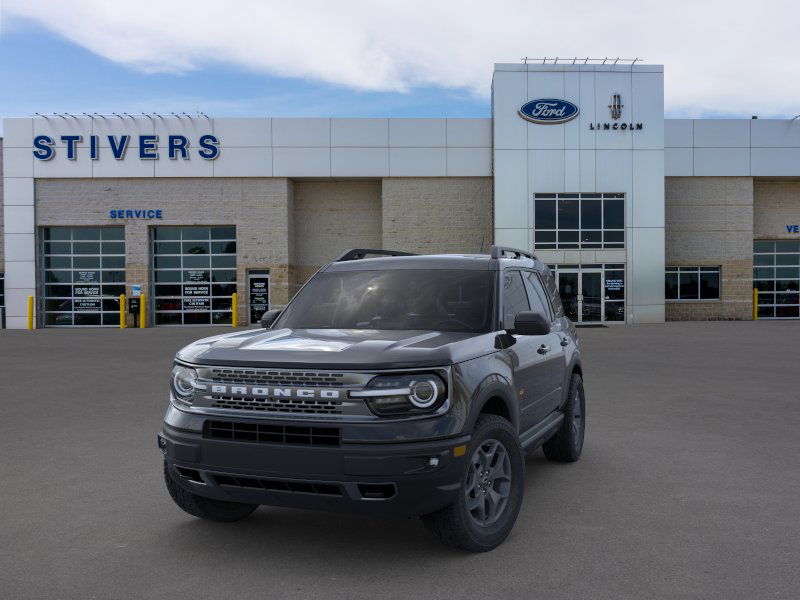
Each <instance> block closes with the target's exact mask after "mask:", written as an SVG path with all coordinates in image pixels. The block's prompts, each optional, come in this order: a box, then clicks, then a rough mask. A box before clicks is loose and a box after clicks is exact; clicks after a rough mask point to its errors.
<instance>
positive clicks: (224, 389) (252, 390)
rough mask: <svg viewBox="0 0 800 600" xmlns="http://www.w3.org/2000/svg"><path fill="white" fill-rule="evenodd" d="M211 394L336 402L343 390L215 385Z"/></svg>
mask: <svg viewBox="0 0 800 600" xmlns="http://www.w3.org/2000/svg"><path fill="white" fill-rule="evenodd" d="M211 393H212V394H215V395H220V396H258V397H269V396H272V397H274V398H324V399H326V400H336V399H338V398H340V397H341V390H332V389H329V388H328V389H319V388H287V387H280V388H278V387H263V386H259V387H248V386H244V385H232V386H229V385H220V384H213V385H212V386H211Z"/></svg>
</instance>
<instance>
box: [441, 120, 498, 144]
mask: <svg viewBox="0 0 800 600" xmlns="http://www.w3.org/2000/svg"><path fill="white" fill-rule="evenodd" d="M447 147H448V148H491V147H492V120H491V119H447Z"/></svg>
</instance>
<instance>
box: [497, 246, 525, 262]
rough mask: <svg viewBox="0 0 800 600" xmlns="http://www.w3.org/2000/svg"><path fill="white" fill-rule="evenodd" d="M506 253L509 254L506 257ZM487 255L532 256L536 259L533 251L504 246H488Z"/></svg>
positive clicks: (499, 256)
mask: <svg viewBox="0 0 800 600" xmlns="http://www.w3.org/2000/svg"><path fill="white" fill-rule="evenodd" d="M506 254H510V255H511V256H508V257H506V256H505V255H506ZM489 256H490V257H491V258H522V257H523V256H524V257H526V258H532V259H533V260H536V255H535V254H534V253H533V252H525V250H518V249H516V248H508V247H506V246H490V247H489Z"/></svg>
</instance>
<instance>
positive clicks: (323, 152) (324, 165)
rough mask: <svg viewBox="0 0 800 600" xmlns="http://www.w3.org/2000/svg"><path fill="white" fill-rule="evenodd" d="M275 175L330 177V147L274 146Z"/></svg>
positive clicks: (273, 164)
mask: <svg viewBox="0 0 800 600" xmlns="http://www.w3.org/2000/svg"><path fill="white" fill-rule="evenodd" d="M272 174H273V176H274V177H330V176H331V149H330V148H273V149H272Z"/></svg>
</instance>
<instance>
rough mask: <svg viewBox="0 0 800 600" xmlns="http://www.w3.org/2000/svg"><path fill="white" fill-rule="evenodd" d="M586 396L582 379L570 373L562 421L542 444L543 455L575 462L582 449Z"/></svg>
mask: <svg viewBox="0 0 800 600" xmlns="http://www.w3.org/2000/svg"><path fill="white" fill-rule="evenodd" d="M585 414H586V396H585V395H584V393H583V379H581V376H580V375H578V374H577V373H573V374H572V378H571V379H570V382H569V395H568V396H567V403H566V404H565V405H564V421H562V423H561V427H560V428H559V429H558V432H557V433H556V434H555V435H554V436H553V437H551V438H550V439H549V440H547V441H546V442H545V443H544V444H543V445H542V450H543V451H544V455H545V456H546V457H547V458H549V459H550V460H555V461H558V462H575V461H576V460H578V459H579V458H580V457H581V450H583V434H584V431H585V429H586V419H585Z"/></svg>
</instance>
